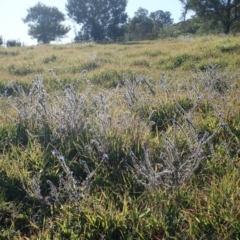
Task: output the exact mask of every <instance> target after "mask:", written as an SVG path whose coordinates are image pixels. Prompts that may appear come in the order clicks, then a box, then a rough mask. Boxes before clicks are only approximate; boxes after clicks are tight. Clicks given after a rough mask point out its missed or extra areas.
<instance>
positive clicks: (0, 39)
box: [0, 36, 3, 46]
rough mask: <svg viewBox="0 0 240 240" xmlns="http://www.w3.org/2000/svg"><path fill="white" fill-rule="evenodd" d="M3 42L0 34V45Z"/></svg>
mask: <svg viewBox="0 0 240 240" xmlns="http://www.w3.org/2000/svg"><path fill="white" fill-rule="evenodd" d="M2 44H3V38H2V36H0V46H1V45H2Z"/></svg>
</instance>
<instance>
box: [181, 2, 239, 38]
mask: <svg viewBox="0 0 240 240" xmlns="http://www.w3.org/2000/svg"><path fill="white" fill-rule="evenodd" d="M180 2H182V4H183V5H184V14H186V13H187V12H188V11H189V10H192V11H194V12H195V13H196V15H197V16H198V17H199V18H200V19H202V20H203V22H206V21H208V22H212V23H215V24H217V23H218V22H220V23H221V25H222V30H223V32H224V33H225V34H229V33H230V31H231V28H232V26H233V24H234V23H235V22H238V21H239V19H240V9H239V4H240V1H239V0H237V1H220V0H214V1H204V0H186V1H185V0H180Z"/></svg>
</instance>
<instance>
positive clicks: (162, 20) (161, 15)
mask: <svg viewBox="0 0 240 240" xmlns="http://www.w3.org/2000/svg"><path fill="white" fill-rule="evenodd" d="M149 17H150V18H151V19H152V20H153V23H154V26H155V27H160V28H163V27H165V26H169V25H172V24H173V19H172V18H171V13H170V12H164V11H162V10H158V11H155V12H152V13H150V16H149Z"/></svg>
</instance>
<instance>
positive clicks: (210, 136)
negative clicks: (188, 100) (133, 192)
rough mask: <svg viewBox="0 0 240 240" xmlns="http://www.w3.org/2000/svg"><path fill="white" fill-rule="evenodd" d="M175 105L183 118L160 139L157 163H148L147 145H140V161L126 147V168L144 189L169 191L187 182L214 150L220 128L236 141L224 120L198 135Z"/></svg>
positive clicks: (175, 122)
mask: <svg viewBox="0 0 240 240" xmlns="http://www.w3.org/2000/svg"><path fill="white" fill-rule="evenodd" d="M175 104H176V109H177V111H178V112H179V113H181V114H182V115H183V121H182V122H179V121H177V120H175V119H173V120H172V126H171V127H170V129H171V130H170V131H169V132H168V133H166V134H165V135H164V136H163V139H160V141H162V142H164V144H163V146H162V149H161V151H160V155H159V158H158V159H157V160H156V159H154V161H151V157H150V149H149V148H148V147H147V143H146V142H143V144H142V149H143V152H144V157H143V158H142V159H139V158H138V157H137V156H136V155H135V154H134V152H133V151H132V150H131V148H130V147H127V148H128V150H129V155H130V157H131V160H132V162H131V164H129V168H130V170H131V172H132V174H133V176H134V177H135V179H136V180H137V182H138V183H140V184H141V185H143V186H145V187H146V188H153V189H156V188H158V187H160V188H165V189H168V190H172V189H176V188H178V187H179V186H181V185H182V184H185V183H187V182H188V180H189V179H190V177H191V176H192V175H193V174H194V173H195V172H196V170H197V169H198V167H199V165H200V163H202V162H203V161H204V160H206V159H207V158H209V157H211V154H212V153H213V151H214V150H213V144H212V142H213V140H214V139H215V137H216V136H217V135H218V134H219V133H220V131H221V130H222V129H226V130H227V132H228V133H229V134H230V136H231V138H232V139H236V136H235V135H234V134H233V133H232V131H231V129H230V128H229V126H228V125H227V123H225V122H223V121H222V122H220V123H219V125H218V127H217V128H216V129H215V131H213V132H212V133H209V132H205V133H204V134H203V135H201V136H200V134H199V133H198V131H197V129H196V127H195V126H194V124H193V123H192V121H191V120H190V119H189V118H188V117H186V114H184V110H183V109H182V108H181V106H180V104H179V103H178V102H177V101H175ZM222 146H223V147H224V148H225V151H226V154H227V158H228V159H229V160H230V161H231V158H230V156H229V153H228V152H227V143H226V142H224V143H223V144H222ZM130 165H131V166H130Z"/></svg>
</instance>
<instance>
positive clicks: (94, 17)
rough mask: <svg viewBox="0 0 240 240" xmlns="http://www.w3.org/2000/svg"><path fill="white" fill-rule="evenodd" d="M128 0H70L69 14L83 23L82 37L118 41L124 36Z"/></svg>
mask: <svg viewBox="0 0 240 240" xmlns="http://www.w3.org/2000/svg"><path fill="white" fill-rule="evenodd" d="M126 6H127V0H68V1H67V4H66V9H67V12H68V16H69V17H70V18H72V19H73V20H74V21H75V22H77V23H78V24H80V25H81V30H80V32H79V36H80V39H85V40H94V41H103V40H104V39H111V40H113V41H116V39H117V38H118V37H121V36H123V34H124V31H123V24H124V23H125V22H126V21H127V13H125V9H126Z"/></svg>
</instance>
